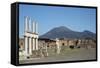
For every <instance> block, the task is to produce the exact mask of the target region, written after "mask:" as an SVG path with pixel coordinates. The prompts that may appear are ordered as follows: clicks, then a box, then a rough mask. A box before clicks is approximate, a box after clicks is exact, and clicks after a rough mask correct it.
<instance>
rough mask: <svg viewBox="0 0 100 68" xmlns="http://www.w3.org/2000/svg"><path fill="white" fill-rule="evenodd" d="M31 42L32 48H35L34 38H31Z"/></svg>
mask: <svg viewBox="0 0 100 68" xmlns="http://www.w3.org/2000/svg"><path fill="white" fill-rule="evenodd" d="M32 42H33V44H32V46H33V48H32V49H33V50H35V39H34V38H32Z"/></svg>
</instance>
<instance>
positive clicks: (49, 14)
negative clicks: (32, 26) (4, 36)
mask: <svg viewBox="0 0 100 68" xmlns="http://www.w3.org/2000/svg"><path fill="white" fill-rule="evenodd" d="M25 16H29V17H30V18H31V19H32V20H34V21H36V22H37V23H38V31H39V35H42V34H44V33H46V32H48V31H49V30H51V29H52V28H54V27H59V26H66V27H67V28H69V29H71V30H74V31H80V32H82V31H84V30H89V31H91V32H94V33H95V31H96V28H95V26H96V9H94V8H76V7H56V6H55V7H52V6H39V5H23V4H20V5H19V35H20V37H21V36H22V35H24V17H25Z"/></svg>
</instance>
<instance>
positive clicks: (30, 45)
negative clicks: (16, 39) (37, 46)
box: [29, 38, 32, 55]
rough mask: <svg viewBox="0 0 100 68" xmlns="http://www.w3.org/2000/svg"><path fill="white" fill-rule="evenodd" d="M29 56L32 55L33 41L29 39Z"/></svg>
mask: <svg viewBox="0 0 100 68" xmlns="http://www.w3.org/2000/svg"><path fill="white" fill-rule="evenodd" d="M29 55H32V40H31V38H29Z"/></svg>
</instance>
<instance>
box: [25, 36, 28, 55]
mask: <svg viewBox="0 0 100 68" xmlns="http://www.w3.org/2000/svg"><path fill="white" fill-rule="evenodd" d="M25 54H26V56H28V37H26V36H25Z"/></svg>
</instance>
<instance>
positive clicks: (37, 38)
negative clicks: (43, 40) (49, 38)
mask: <svg viewBox="0 0 100 68" xmlns="http://www.w3.org/2000/svg"><path fill="white" fill-rule="evenodd" d="M35 40H36V50H38V38H36V39H35Z"/></svg>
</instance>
